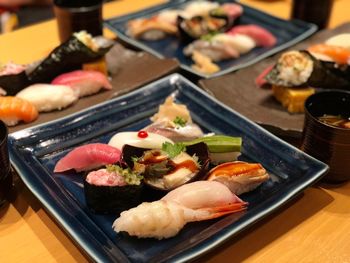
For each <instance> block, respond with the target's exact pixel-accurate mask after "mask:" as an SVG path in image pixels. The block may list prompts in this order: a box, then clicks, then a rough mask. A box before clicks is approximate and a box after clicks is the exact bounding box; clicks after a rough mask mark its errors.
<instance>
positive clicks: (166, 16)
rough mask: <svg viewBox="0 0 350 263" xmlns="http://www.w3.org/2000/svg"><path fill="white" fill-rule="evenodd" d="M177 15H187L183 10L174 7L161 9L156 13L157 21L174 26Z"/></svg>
mask: <svg viewBox="0 0 350 263" xmlns="http://www.w3.org/2000/svg"><path fill="white" fill-rule="evenodd" d="M179 15H182V16H187V14H186V12H185V11H184V10H176V9H169V10H163V11H161V12H159V13H158V14H157V21H160V22H163V23H168V24H171V25H175V26H176V22H177V17H178V16H179Z"/></svg>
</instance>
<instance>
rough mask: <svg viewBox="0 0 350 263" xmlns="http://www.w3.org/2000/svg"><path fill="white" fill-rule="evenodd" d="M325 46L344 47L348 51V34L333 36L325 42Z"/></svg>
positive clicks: (349, 46) (349, 47)
mask: <svg viewBox="0 0 350 263" xmlns="http://www.w3.org/2000/svg"><path fill="white" fill-rule="evenodd" d="M325 44H327V45H331V46H338V47H344V48H346V49H349V50H350V33H343V34H339V35H335V36H333V37H330V38H329V39H327V40H326V42H325Z"/></svg>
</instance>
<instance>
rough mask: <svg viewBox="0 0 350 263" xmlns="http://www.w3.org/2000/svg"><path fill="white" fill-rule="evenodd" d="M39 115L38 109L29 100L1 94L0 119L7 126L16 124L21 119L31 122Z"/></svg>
mask: <svg viewBox="0 0 350 263" xmlns="http://www.w3.org/2000/svg"><path fill="white" fill-rule="evenodd" d="M37 117H38V111H37V109H36V108H35V106H34V105H33V104H32V103H30V102H29V101H26V100H24V99H21V98H17V97H12V96H6V97H1V96H0V120H2V121H3V122H5V123H6V125H7V126H14V125H16V124H17V123H18V122H19V121H24V122H25V123H29V122H32V121H34V120H35V119H36V118H37Z"/></svg>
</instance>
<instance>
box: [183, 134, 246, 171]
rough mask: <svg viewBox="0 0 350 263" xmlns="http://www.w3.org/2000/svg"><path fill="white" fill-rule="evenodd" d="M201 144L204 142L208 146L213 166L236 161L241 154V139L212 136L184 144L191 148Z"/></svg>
mask: <svg viewBox="0 0 350 263" xmlns="http://www.w3.org/2000/svg"><path fill="white" fill-rule="evenodd" d="M199 142H204V143H205V144H206V145H207V146H208V150H209V157H210V162H211V163H213V164H218V163H223V162H229V161H235V160H237V157H238V156H239V155H240V154H241V147H242V138H241V137H232V136H226V135H210V136H204V137H201V138H198V139H195V140H192V141H186V142H182V144H184V145H185V146H189V145H193V144H196V143H199Z"/></svg>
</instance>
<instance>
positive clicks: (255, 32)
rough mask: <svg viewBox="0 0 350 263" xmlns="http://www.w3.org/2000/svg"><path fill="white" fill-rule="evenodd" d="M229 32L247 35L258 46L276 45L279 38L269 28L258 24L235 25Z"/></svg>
mask: <svg viewBox="0 0 350 263" xmlns="http://www.w3.org/2000/svg"><path fill="white" fill-rule="evenodd" d="M227 34H231V35H235V34H241V35H246V36H249V37H251V38H252V39H254V41H255V42H256V45H257V46H262V47H272V46H274V45H276V42H277V39H276V37H275V36H274V35H272V34H271V33H270V32H269V31H268V30H266V29H265V28H263V27H260V26H258V25H238V26H235V27H233V28H232V29H231V30H230V31H228V32H227Z"/></svg>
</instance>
